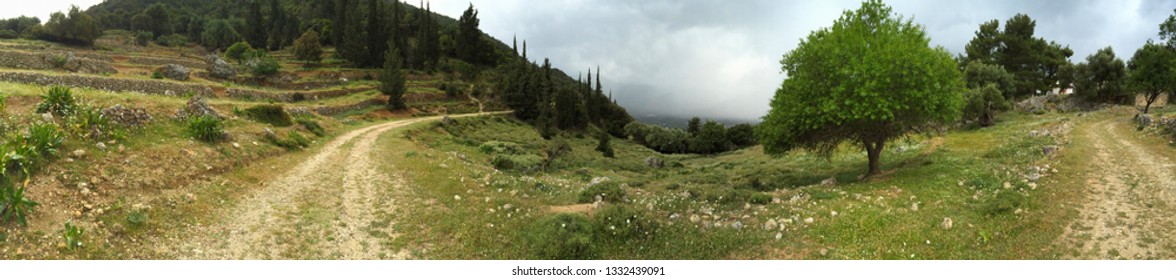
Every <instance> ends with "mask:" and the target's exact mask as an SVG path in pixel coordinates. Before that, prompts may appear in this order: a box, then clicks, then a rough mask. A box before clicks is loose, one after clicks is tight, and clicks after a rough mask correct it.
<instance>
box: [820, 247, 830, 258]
mask: <svg viewBox="0 0 1176 280" xmlns="http://www.w3.org/2000/svg"><path fill="white" fill-rule="evenodd" d="M820 253H821V256H822V257H824V256H827V255H829V249H825V248H821V251H820Z"/></svg>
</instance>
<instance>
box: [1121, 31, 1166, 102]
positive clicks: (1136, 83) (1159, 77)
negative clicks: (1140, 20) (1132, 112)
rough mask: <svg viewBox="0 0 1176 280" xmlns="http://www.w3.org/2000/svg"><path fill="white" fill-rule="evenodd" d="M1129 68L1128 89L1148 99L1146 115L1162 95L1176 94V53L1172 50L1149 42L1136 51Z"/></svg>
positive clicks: (1128, 64)
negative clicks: (1165, 93)
mask: <svg viewBox="0 0 1176 280" xmlns="http://www.w3.org/2000/svg"><path fill="white" fill-rule="evenodd" d="M1127 68H1128V70H1129V71H1128V73H1127V86H1128V88H1130V89H1132V90H1135V91H1138V92H1140V93H1142V94H1143V96H1144V98H1145V99H1146V104H1145V105H1144V107H1143V113H1144V114H1147V113H1148V110H1149V109H1151V105H1152V103H1154V102H1156V99H1157V98H1159V96H1160V94H1161V93H1164V92H1168V93H1172V92H1176V51H1174V50H1172V49H1171V48H1168V47H1166V46H1164V45H1160V44H1156V43H1152V42H1151V41H1148V42H1147V44H1145V45H1143V47H1140V48H1139V50H1137V51H1135V55H1134V56H1132V57H1131V61H1130V62H1128V63H1127ZM1169 97H1171V96H1169Z"/></svg>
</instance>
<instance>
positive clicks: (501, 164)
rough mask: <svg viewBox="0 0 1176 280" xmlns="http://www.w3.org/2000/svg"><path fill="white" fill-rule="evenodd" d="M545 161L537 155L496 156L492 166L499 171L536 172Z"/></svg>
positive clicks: (491, 162) (491, 161) (492, 160)
mask: <svg viewBox="0 0 1176 280" xmlns="http://www.w3.org/2000/svg"><path fill="white" fill-rule="evenodd" d="M542 162H543V159H541V158H539V156H536V155H495V156H494V157H493V158H491V159H490V164H492V165H494V168H496V169H498V170H519V171H534V170H536V169H538V168H539V165H540V163H542Z"/></svg>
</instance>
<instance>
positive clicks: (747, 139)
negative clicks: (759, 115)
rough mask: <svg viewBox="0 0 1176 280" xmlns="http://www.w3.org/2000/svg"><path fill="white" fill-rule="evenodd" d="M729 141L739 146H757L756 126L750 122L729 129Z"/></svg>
mask: <svg viewBox="0 0 1176 280" xmlns="http://www.w3.org/2000/svg"><path fill="white" fill-rule="evenodd" d="M727 141H729V142H731V144H732V145H735V147H737V148H743V147H750V146H755V144H756V139H755V127H754V126H752V125H750V124H737V125H735V126H732V127H731V128H729V129H727Z"/></svg>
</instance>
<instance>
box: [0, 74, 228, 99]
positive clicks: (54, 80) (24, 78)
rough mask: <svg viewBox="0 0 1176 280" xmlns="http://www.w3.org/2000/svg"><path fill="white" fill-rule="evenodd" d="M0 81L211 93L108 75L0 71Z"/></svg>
mask: <svg viewBox="0 0 1176 280" xmlns="http://www.w3.org/2000/svg"><path fill="white" fill-rule="evenodd" d="M0 81H7V82H16V83H25V84H37V85H42V86H48V85H65V86H70V87H88V88H93V89H100V90H107V91H114V92H124V91H136V92H142V93H146V94H158V95H179V94H184V93H188V92H191V93H195V94H197V95H204V96H209V95H212V88H210V87H208V86H204V85H192V84H181V83H174V82H167V81H159V80H130V79H121V78H110V77H93V76H76V75H63V76H59V75H46V74H41V73H30V72H0Z"/></svg>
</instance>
